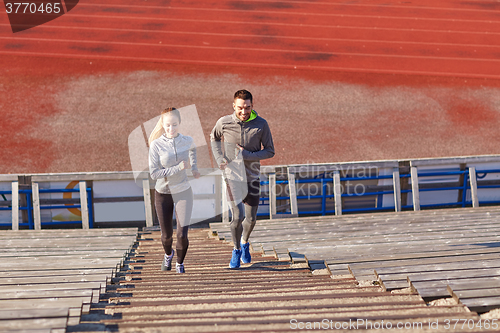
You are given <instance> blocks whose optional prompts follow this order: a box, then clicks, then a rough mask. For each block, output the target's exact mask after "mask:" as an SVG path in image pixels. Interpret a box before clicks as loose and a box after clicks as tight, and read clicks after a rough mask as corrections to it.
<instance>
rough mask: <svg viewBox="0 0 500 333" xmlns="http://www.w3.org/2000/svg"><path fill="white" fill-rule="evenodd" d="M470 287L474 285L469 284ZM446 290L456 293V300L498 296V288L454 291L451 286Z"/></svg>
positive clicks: (499, 293) (499, 290) (499, 294)
mask: <svg viewBox="0 0 500 333" xmlns="http://www.w3.org/2000/svg"><path fill="white" fill-rule="evenodd" d="M448 287H449V285H448ZM471 288H474V287H473V286H471ZM448 291H452V292H453V293H454V294H455V295H456V297H457V300H465V299H467V298H479V297H500V288H489V289H470V290H457V291H454V290H453V289H452V288H449V289H448Z"/></svg>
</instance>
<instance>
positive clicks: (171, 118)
mask: <svg viewBox="0 0 500 333" xmlns="http://www.w3.org/2000/svg"><path fill="white" fill-rule="evenodd" d="M163 129H164V130H165V135H166V136H167V138H169V139H172V138H175V137H176V136H177V135H178V134H179V118H177V117H176V116H175V115H173V114H172V113H168V114H166V115H164V116H163Z"/></svg>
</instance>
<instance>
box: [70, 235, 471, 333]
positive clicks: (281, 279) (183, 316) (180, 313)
mask: <svg viewBox="0 0 500 333" xmlns="http://www.w3.org/2000/svg"><path fill="white" fill-rule="evenodd" d="M208 237H209V236H208V232H207V231H206V230H205V231H203V230H201V229H194V230H191V231H190V236H189V238H190V252H188V255H187V257H186V261H185V265H186V274H182V276H181V275H180V274H175V273H174V272H161V271H160V270H159V267H160V263H161V260H162V257H163V249H162V246H161V241H160V233H159V232H158V231H155V232H153V233H152V235H151V236H150V237H148V238H152V239H150V240H145V239H141V240H140V243H139V246H138V248H137V253H140V255H141V258H140V262H134V257H132V258H130V264H129V265H128V269H129V270H128V271H127V272H124V274H127V275H129V274H130V277H131V278H130V279H125V280H124V281H123V280H122V281H120V285H121V288H118V289H116V290H115V294H114V295H113V296H111V297H110V298H109V301H110V304H108V305H107V306H106V308H105V309H104V312H105V314H106V315H108V316H107V317H106V318H104V319H102V320H101V321H100V323H103V324H104V325H105V326H106V327H105V328H103V330H106V331H115V332H167V331H168V332H213V331H224V332H239V331H245V332H247V331H248V332H249V331H256V332H290V331H292V329H291V327H290V320H291V318H297V319H298V320H299V321H302V322H318V321H321V320H322V319H324V318H328V319H331V320H333V321H334V322H335V321H337V322H343V321H346V322H348V321H349V320H350V319H352V318H364V319H366V320H367V321H370V322H380V321H381V320H384V322H391V323H394V325H395V324H396V322H398V321H404V322H409V323H412V322H425V325H428V323H429V322H430V321H436V320H440V321H441V323H442V321H443V320H444V319H445V318H449V317H460V318H467V319H469V318H470V319H472V320H475V321H477V320H478V319H479V317H478V316H477V314H476V313H473V312H469V311H467V309H466V308H465V306H463V305H460V304H456V305H446V306H432V307H430V306H428V305H427V304H426V303H425V302H424V301H423V300H422V298H421V297H419V296H418V295H416V294H415V293H411V292H406V293H405V294H399V295H398V294H394V293H390V292H383V291H382V290H381V288H380V287H379V286H376V285H366V286H360V285H358V284H357V283H356V281H355V279H354V278H353V277H351V276H342V277H333V278H332V277H330V276H328V275H319V274H312V273H311V272H310V271H309V270H308V269H306V267H305V266H302V265H303V264H302V265H290V262H289V260H288V261H287V262H283V261H278V260H276V259H275V258H273V257H265V256H263V255H262V254H261V253H255V252H254V253H253V254H252V263H251V264H247V265H242V267H241V268H240V269H237V270H230V269H228V268H227V264H228V261H229V259H230V253H231V249H232V247H231V246H230V245H229V244H227V243H223V242H220V241H219V240H218V237H216V235H215V237H213V239H210V238H208ZM255 247H256V246H255V245H254V248H255ZM291 254H292V256H293V257H294V260H296V261H297V262H299V261H301V260H302V259H303V257H301V256H300V255H297V256H295V254H294V253H291ZM332 330H333V329H332ZM342 331H347V330H342ZM370 331H372V330H370ZM450 331H453V332H457V331H458V330H450ZM476 331H477V330H476ZM74 332H82V333H83V332H84V330H83V327H82V330H81V331H78V330H77V328H74ZM477 332H478V331H477Z"/></svg>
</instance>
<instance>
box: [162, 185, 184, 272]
mask: <svg viewBox="0 0 500 333" xmlns="http://www.w3.org/2000/svg"><path fill="white" fill-rule="evenodd" d="M174 204H175V217H176V220H177V244H176V247H175V250H176V251H177V262H178V263H179V264H182V263H183V262H184V258H185V257H186V253H187V249H188V247H189V240H188V229H189V223H190V222H191V212H192V211H193V191H192V190H191V188H189V189H188V190H186V191H184V192H181V193H175V194H162V193H159V192H158V191H155V208H156V214H157V215H158V220H159V222H160V229H161V243H162V245H163V249H164V250H165V254H167V255H170V254H171V253H172V243H173V238H172V236H173V234H174V230H173V213H174Z"/></svg>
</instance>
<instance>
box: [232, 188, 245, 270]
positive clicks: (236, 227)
mask: <svg viewBox="0 0 500 333" xmlns="http://www.w3.org/2000/svg"><path fill="white" fill-rule="evenodd" d="M246 187H247V186H246V183H241V182H233V181H227V190H228V196H229V206H230V208H231V215H232V219H231V223H230V224H229V228H230V229H231V238H232V239H233V244H234V249H233V253H232V256H231V261H230V263H229V268H239V267H240V259H241V248H240V247H241V245H240V239H241V235H242V233H243V225H242V222H243V219H244V217H245V215H244V214H245V208H244V207H243V206H244V205H243V202H242V199H243V198H244V197H245V195H244V194H246V193H245V192H246V190H247V189H246Z"/></svg>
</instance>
